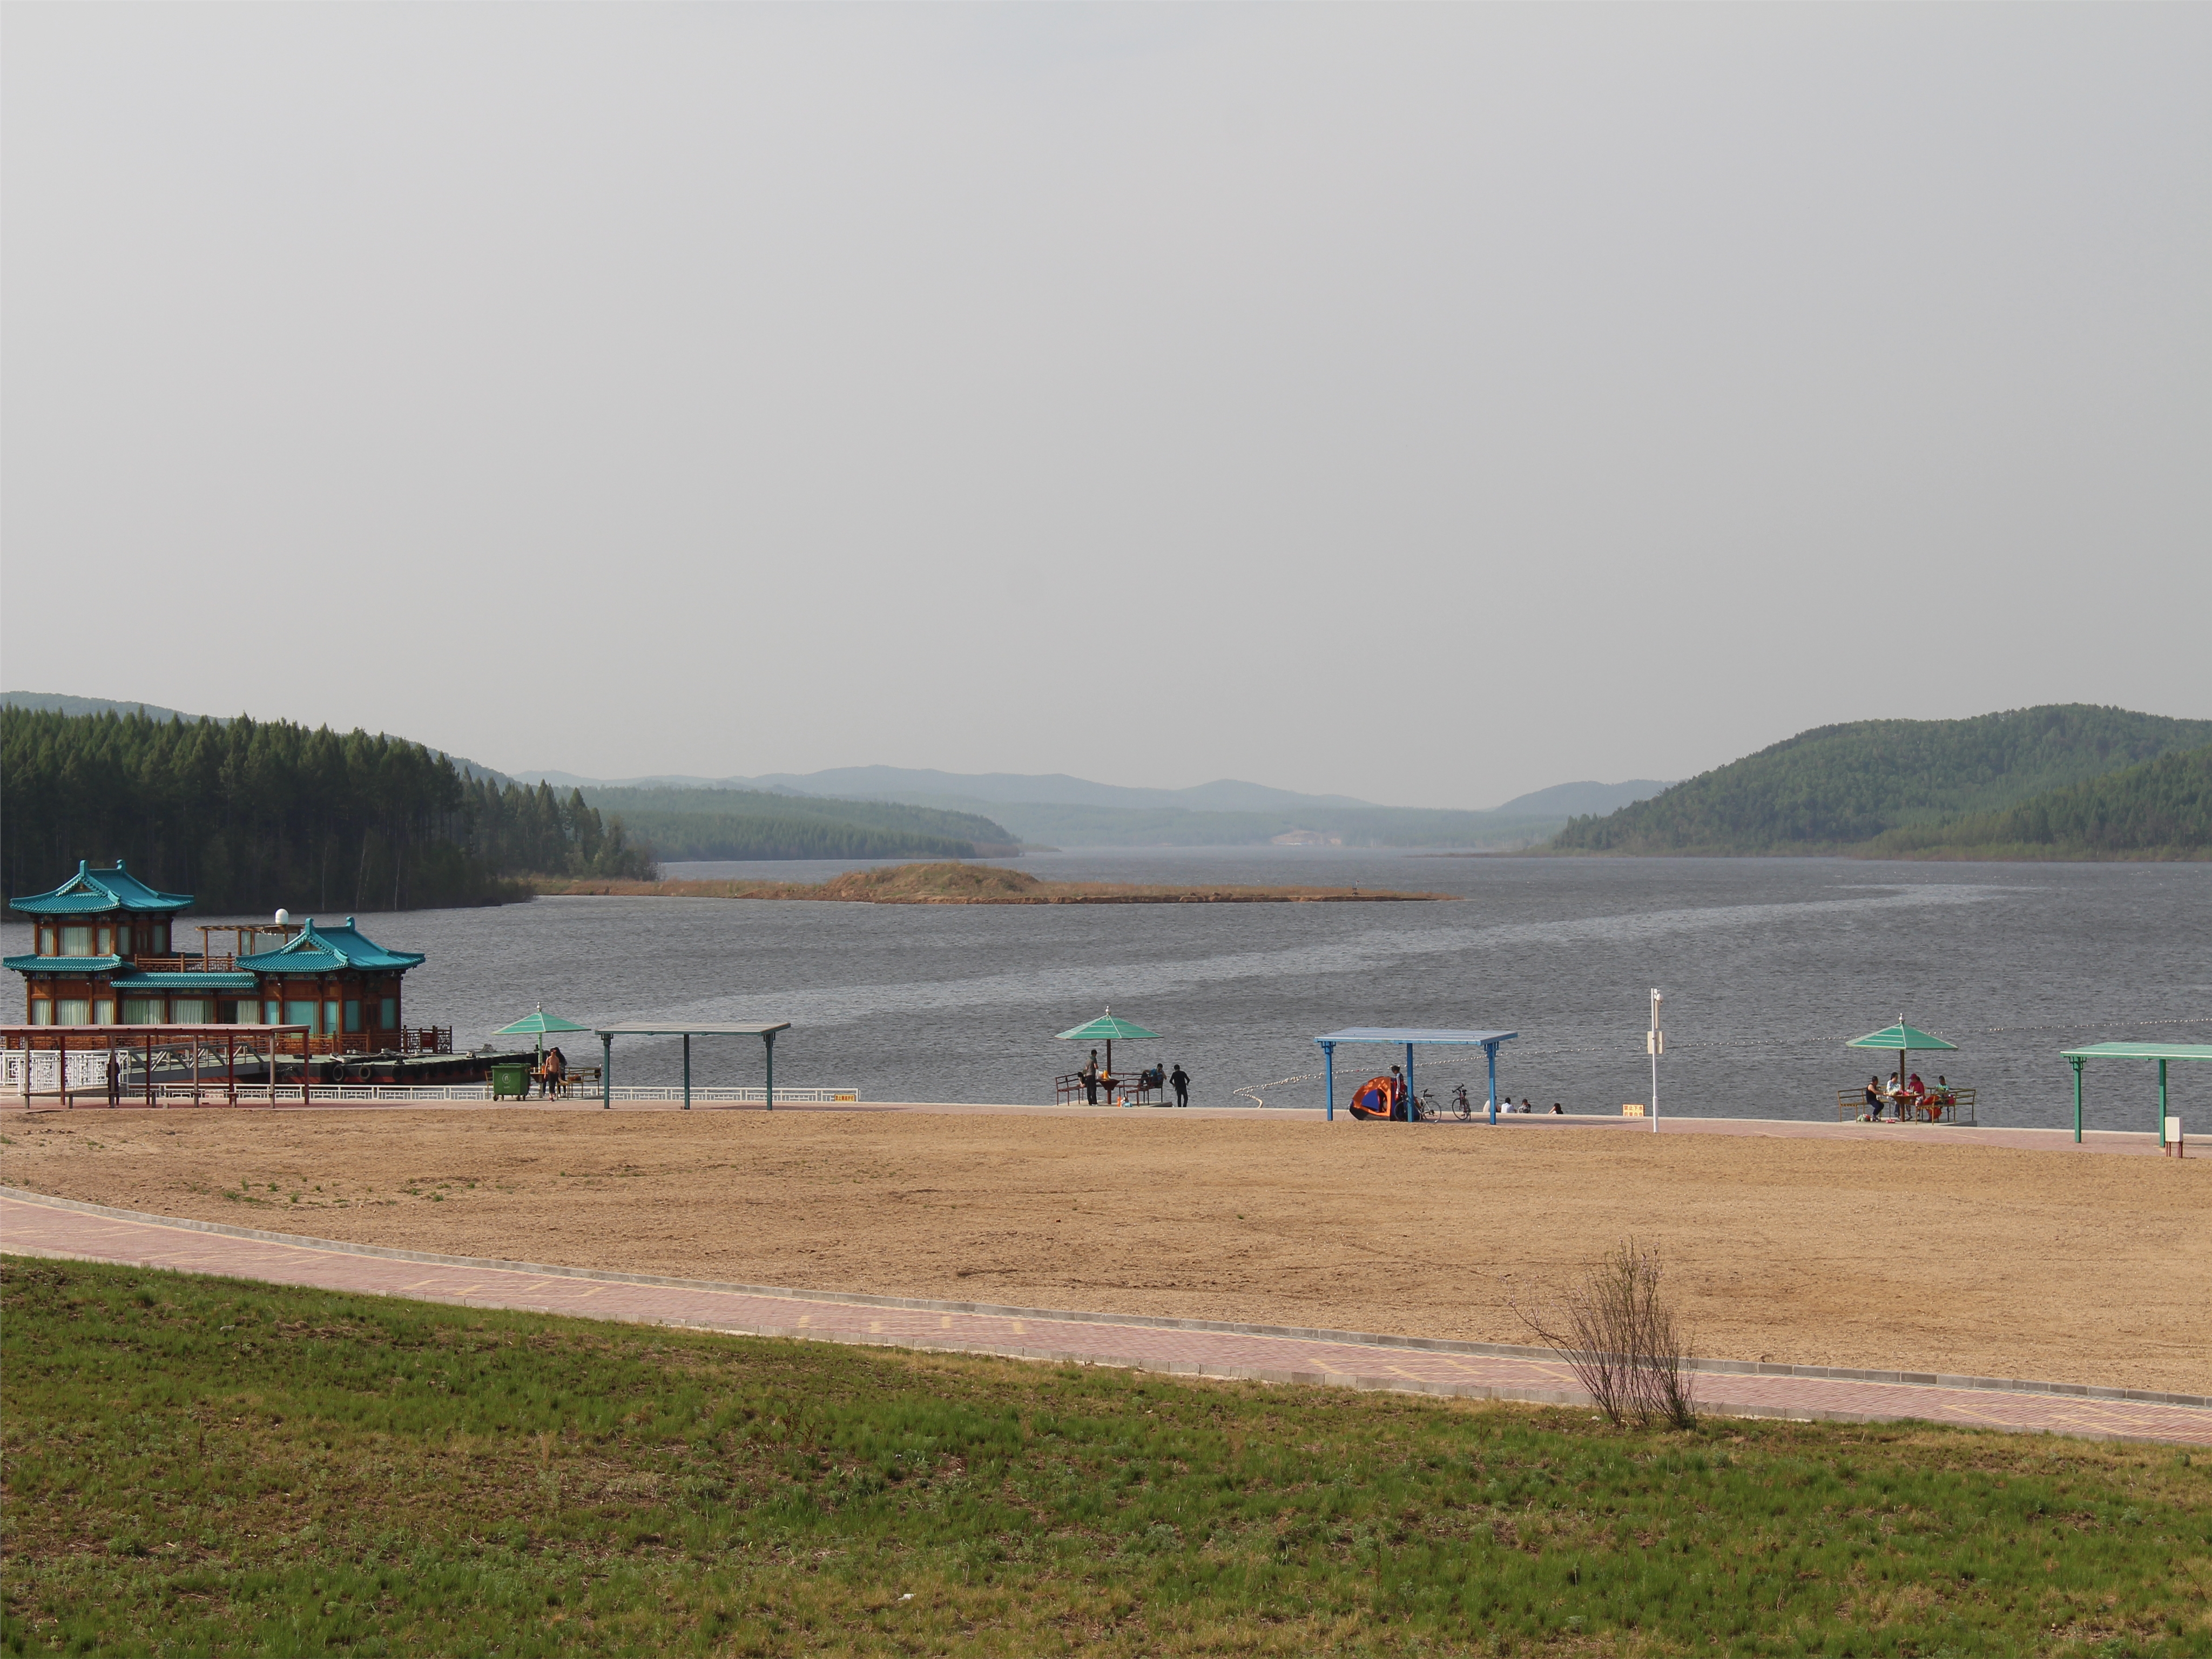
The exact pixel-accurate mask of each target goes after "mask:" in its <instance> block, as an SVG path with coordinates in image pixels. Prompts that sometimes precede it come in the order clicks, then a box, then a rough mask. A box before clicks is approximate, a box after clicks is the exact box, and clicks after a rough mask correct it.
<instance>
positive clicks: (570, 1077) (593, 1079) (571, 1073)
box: [553, 1066, 599, 1100]
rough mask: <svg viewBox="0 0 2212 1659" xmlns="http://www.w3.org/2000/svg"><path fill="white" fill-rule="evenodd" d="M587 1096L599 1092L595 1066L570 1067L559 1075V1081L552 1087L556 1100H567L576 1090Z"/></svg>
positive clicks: (597, 1073) (597, 1070) (597, 1074)
mask: <svg viewBox="0 0 2212 1659" xmlns="http://www.w3.org/2000/svg"><path fill="white" fill-rule="evenodd" d="M578 1090H582V1091H584V1092H585V1093H586V1094H587V1095H595V1094H597V1093H599V1067H598V1066H570V1067H569V1068H568V1070H567V1071H565V1072H563V1073H561V1080H560V1081H559V1082H558V1083H556V1084H555V1085H553V1094H554V1097H555V1098H556V1099H562V1100H565V1099H567V1098H568V1097H569V1096H571V1095H573V1094H574V1093H575V1092H576V1091H578Z"/></svg>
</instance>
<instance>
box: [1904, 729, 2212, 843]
mask: <svg viewBox="0 0 2212 1659" xmlns="http://www.w3.org/2000/svg"><path fill="white" fill-rule="evenodd" d="M1866 850H1867V851H1869V852H1870V853H1875V854H1881V855H1882V856H1885V857H1899V858H1954V859H2036V858H2045V859H2203V858H2212V747H2207V748H2203V749H2190V750H2184V751H2182V752H2181V753H2179V754H2176V755H2161V756H2160V757H2158V758H2157V759H2156V760H2154V761H2145V762H2144V763H2142V765H2140V766H2130V767H2126V768H2124V769H2121V770H2120V771H2118V772H2109V773H2107V774H2106V775H2104V776H2103V777H2101V778H2092V779H2090V780H2089V781H2088V782H2087V783H2075V784H2069V785H2068V786H2067V787H2065V788H2063V789H2053V790H2051V791H2050V792H2048V793H2045V794H2040V795H2033V796H2031V797H2029V798H2028V799H2027V800H2024V801H2022V802H2021V804H2020V805H2017V806H2014V807H2009V808H2008V809H2007V810H2006V811H2002V812H1984V813H1978V814H1975V815H1973V816H1972V817H1964V818H1958V819H1954V820H1953V821H1952V822H1951V823H1945V824H1939V825H1936V826H1934V827H1932V828H1921V829H1892V830H1890V831H1889V832H1888V833H1887V835H1883V836H1877V837H1876V838H1875V840H1874V841H1872V842H1869V843H1868V846H1867V849H1866Z"/></svg>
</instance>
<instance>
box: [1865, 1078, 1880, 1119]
mask: <svg viewBox="0 0 2212 1659" xmlns="http://www.w3.org/2000/svg"><path fill="white" fill-rule="evenodd" d="M1866 1115H1867V1116H1869V1117H1870V1118H1872V1119H1873V1120H1874V1121H1875V1122H1876V1123H1879V1122H1881V1079H1880V1078H1878V1077H1869V1078H1868V1079H1867V1086H1866Z"/></svg>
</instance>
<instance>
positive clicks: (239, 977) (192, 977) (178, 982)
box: [49, 958, 261, 993]
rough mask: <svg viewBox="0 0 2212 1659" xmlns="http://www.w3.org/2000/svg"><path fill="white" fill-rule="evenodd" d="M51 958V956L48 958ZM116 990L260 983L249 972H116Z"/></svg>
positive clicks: (238, 987) (233, 987) (245, 987)
mask: <svg viewBox="0 0 2212 1659" xmlns="http://www.w3.org/2000/svg"><path fill="white" fill-rule="evenodd" d="M49 960H51V958H49ZM260 982H261V981H258V980H257V979H255V978H254V977H253V975H251V974H118V975H116V976H115V978H114V980H113V981H112V983H113V985H114V987H115V988H116V989H117V990H118V991H207V992H210V993H212V992H216V991H251V990H252V989H254V988H255V987H257V986H258V985H259V984H260Z"/></svg>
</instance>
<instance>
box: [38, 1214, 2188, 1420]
mask: <svg viewBox="0 0 2212 1659" xmlns="http://www.w3.org/2000/svg"><path fill="white" fill-rule="evenodd" d="M0 1251H4V1252H5V1253H7V1254H9V1255H23V1256H46V1257H55V1258H63V1259H69V1260H76V1261H107V1262H120V1263H127V1264H130V1265H132V1266H139V1267H155V1268H162V1269H167V1270H172V1271H176V1272H184V1273H211V1274H216V1275H220V1276H224V1277H229V1278H238V1279H259V1280H263V1281H265V1282H268V1283H271V1284H282V1285H307V1286H313V1287H315V1288H319V1289H323V1290H331V1291H350V1292H360V1293H367V1294H374V1295H386V1296H400V1297H413V1298H415V1299H416V1300H420V1301H427V1302H442V1303H448V1304H455V1305H459V1306H464V1307H483V1308H511V1309H520V1310H526V1311H531V1312H538V1313H550V1314H562V1315H570V1316H580V1317H584V1318H596V1319H611V1320H618V1321H623V1322H634V1323H646V1324H662V1325H670V1326H678V1327H686V1328H699V1329H706V1330H715V1331H727V1332H733V1333H741V1334H749V1335H758V1336H775V1337H787V1338H798V1339H801V1340H817V1341H835V1342H849V1343H860V1344H874V1345H879V1346H897V1347H908V1348H915V1349H921V1350H925V1351H944V1352H962V1353H985V1354H997V1355H1003V1356H1006V1357H1009V1358H1020V1359H1033V1360H1048V1361H1056V1362H1060V1363H1074V1364H1107V1365H1117V1366H1127V1367H1130V1368H1133V1369H1136V1370H1158V1371H1165V1372H1170V1373H1176V1374H1181V1375H1190V1376H1218V1377H1235V1378H1246V1379H1250V1380H1254V1381H1259V1382H1267V1383H1305V1384H1322V1385H1327V1386H1330V1387H1340V1388H1354V1389H1388V1390H1398V1391H1404V1392H1411V1393H1419V1394H1439V1395H1455V1396H1459V1397H1463V1398H1473V1399H1486V1400H1519V1401H1535V1402H1538V1403H1542V1404H1551V1405H1587V1404H1588V1403H1589V1396H1588V1395H1586V1394H1584V1393H1583V1391H1582V1390H1581V1389H1579V1388H1577V1386H1576V1384H1575V1381H1574V1376H1573V1373H1572V1372H1571V1370H1570V1369H1569V1368H1568V1366H1567V1365H1566V1364H1565V1362H1564V1361H1563V1360H1561V1359H1560V1358H1559V1356H1558V1355H1556V1354H1554V1353H1553V1352H1551V1351H1550V1350H1548V1349H1542V1348H1528V1347H1518V1346H1510V1345H1507V1344H1502V1343H1478V1342H1453V1341H1447V1340H1441V1339H1435V1338H1426V1337H1410V1336H1390V1335H1383V1334H1373V1333H1361V1332H1350V1331H1329V1330H1308V1329H1301V1328H1294V1327H1284V1326H1268V1325H1240V1324H1229V1323H1222V1322H1212V1321H1206V1320H1179V1319H1163V1318H1153V1317H1147V1316H1137V1315H1115V1314H1087V1313H1078V1312H1070V1311H1067V1310H1060V1309H1048V1308H1018V1307H1006V1306H999V1305H995V1304H984V1303H969V1302H939V1301H933V1300H929V1299H926V1298H922V1297H888V1296H866V1295H845V1294H841V1293H836V1292H828V1291H801V1290H792V1289H787V1288H784V1287H781V1286H773V1285H727V1284H718V1283H714V1282H711V1281H707V1280H700V1279H675V1278H668V1277H664V1276H661V1275H657V1274H651V1273H617V1272H613V1271H611V1270H605V1269H599V1268H587V1267H548V1266H545V1265H543V1264H539V1263H534V1262H523V1261H484V1260H480V1259H477V1258H473V1257H468V1256H451V1255H436V1254H433V1253H431V1252H428V1251H420V1250H402V1249H392V1248H388V1247H386V1246H381V1245H371V1244H349V1243H342V1242H338V1241H335V1240H330V1239H318V1238H307V1237H298V1236H295V1235H291V1234H286V1233H275V1232H264V1231H258V1230H256V1229H252V1228H246V1227H233V1226H228V1225H223V1224H222V1223H219V1222H211V1221H197V1220H191V1219H187V1218H178V1217H168V1216H156V1215H148V1214H145V1213H143V1212H137V1211H131V1210H122V1209H116V1208H112V1207H110V1206H106V1205H99V1204H88V1203H84V1202H82V1201H80V1200H75V1199H64V1198H52V1197H48V1196H46V1195H45V1194H35V1193H27V1192H22V1191H20V1190H17V1189H15V1188H0ZM422 1268H429V1269H431V1270H432V1271H430V1272H428V1273H420V1272H418V1271H417V1270H418V1269H422ZM1032 1327H1036V1328H1035V1329H1032ZM1697 1370H1698V1371H1699V1388H1698V1396H1699V1407H1700V1408H1701V1409H1702V1410H1705V1411H1706V1412H1709V1413H1713V1414H1715V1415H1718V1416H1732V1417H1780V1418H1790V1419H1802V1420H1815V1421H1830V1422H1851V1423H1865V1422H1890V1421H1896V1420H1900V1419H1924V1420H1927V1421H1930V1422H1936V1423H1950V1424H1957V1425H1962V1426H1970V1427H1978V1428H1997V1429H2010V1430H2021V1431H2042V1432H2048V1433H2056V1434H2066V1435H2073V1436H2077V1437H2084V1438H2089V1439H2117V1440H2154V1441H2165V1442H2173V1443H2181V1444H2188V1445H2203V1446H2212V1398H2208V1397H2206V1396H2203V1395H2172V1394H2157V1393H2153V1392H2149V1391H2147V1390H2142V1389H2103V1388H2095V1387H2091V1386H2087V1385H2082V1384H2071V1383H2038V1382H2029V1381H2023V1380H2021V1379H2017V1378H1995V1377H1960V1376H1941V1375H1935V1374H1923V1373H1913V1372H1901V1371H1865V1370H1842V1369H1838V1368H1834V1367H1827V1366H1809V1365H1796V1366H1793V1365H1762V1364H1749V1363H1747V1362H1743V1361H1739V1360H1702V1361H1699V1362H1698V1364H1697Z"/></svg>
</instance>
